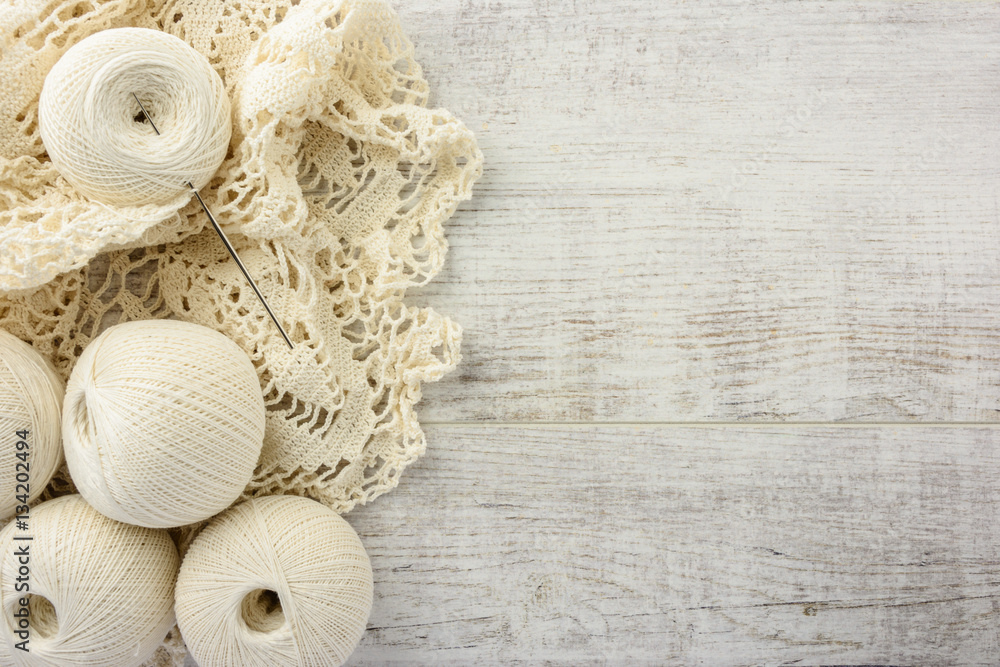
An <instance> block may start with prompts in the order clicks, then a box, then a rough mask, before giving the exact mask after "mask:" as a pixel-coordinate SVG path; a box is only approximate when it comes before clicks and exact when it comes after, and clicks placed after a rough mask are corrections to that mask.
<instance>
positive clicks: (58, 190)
mask: <svg viewBox="0 0 1000 667" xmlns="http://www.w3.org/2000/svg"><path fill="white" fill-rule="evenodd" d="M151 7H154V9H150V8H151ZM124 26H138V27H146V28H152V29H157V30H163V31H166V32H168V33H171V34H173V35H176V36H177V37H180V38H181V39H183V40H185V41H186V42H187V43H188V44H190V45H191V46H192V47H193V48H195V49H196V50H198V51H199V52H201V53H202V54H204V55H205V56H206V57H207V58H208V60H209V62H210V63H211V64H212V66H213V67H214V68H215V70H216V71H217V72H218V73H219V75H220V76H221V78H222V80H223V82H224V83H225V87H226V92H227V94H228V96H229V98H230V100H231V102H232V132H233V137H232V141H231V144H230V151H229V155H227V157H226V158H225V160H224V161H223V164H222V167H221V168H220V170H219V171H218V173H217V174H216V176H215V177H214V178H213V179H212V181H211V182H210V183H209V184H208V186H206V188H205V189H204V190H203V191H202V192H203V196H204V198H205V201H206V203H207V204H208V206H209V208H210V209H211V210H212V211H213V212H214V213H215V214H216V216H217V218H218V219H219V221H220V223H221V224H222V225H223V227H224V228H225V229H226V230H227V232H228V233H229V234H230V235H231V237H232V239H233V242H234V245H235V246H236V248H237V250H238V251H239V253H240V255H241V257H242V258H243V260H244V262H245V264H246V265H247V267H248V269H249V270H250V272H251V274H252V275H254V276H255V277H256V279H257V282H258V284H259V285H260V287H261V289H262V291H263V292H264V293H265V294H266V295H267V296H268V300H269V302H270V304H271V305H272V307H273V308H274V309H275V311H276V312H278V313H279V314H280V316H281V317H282V318H283V319H284V321H285V322H286V329H288V330H289V332H290V333H291V335H292V336H293V338H294V339H295V340H296V341H297V344H296V347H295V349H294V350H289V349H288V348H287V346H286V345H285V344H284V342H283V341H282V340H281V338H280V335H279V334H278V333H277V331H276V330H275V328H274V327H273V325H272V324H271V322H270V321H269V320H268V319H267V316H266V313H265V312H264V310H263V309H262V307H261V306H260V304H259V303H258V301H257V299H256V297H255V296H254V294H253V292H252V291H251V290H250V289H249V287H248V286H247V285H246V283H245V281H244V279H243V277H242V275H241V274H240V272H239V270H238V268H237V267H236V265H235V263H233V262H232V261H231V260H230V259H229V258H228V255H227V254H226V251H225V249H224V247H223V245H222V244H221V243H220V242H219V239H218V238H217V237H216V236H215V234H214V232H213V231H212V230H211V228H210V227H206V225H207V217H206V216H205V215H204V213H203V212H201V211H200V209H199V207H198V204H197V203H196V202H188V204H186V205H185V206H184V207H182V208H181V209H180V210H179V211H177V212H175V213H172V214H170V215H168V216H166V217H165V218H163V219H161V220H158V221H157V222H156V223H155V224H146V223H137V222H135V220H134V219H126V218H125V217H119V216H116V215H115V213H114V210H113V208H109V207H108V206H106V205H104V204H99V203H95V202H92V201H91V200H89V199H87V198H86V197H84V196H83V195H81V194H79V193H78V192H76V191H75V190H74V189H73V188H72V187H70V185H69V184H68V183H67V182H66V181H65V180H64V179H63V178H61V177H60V175H59V174H58V172H57V170H56V169H55V167H54V166H53V165H52V163H51V162H50V161H49V159H48V157H47V155H46V153H45V148H44V146H43V145H42V141H41V139H40V137H39V133H38V122H37V118H38V100H39V94H40V91H41V89H42V83H43V80H44V77H45V74H46V73H47V72H48V71H49V70H50V69H51V68H52V66H53V65H54V64H55V63H56V62H57V61H58V59H59V57H60V56H61V55H62V54H63V53H64V52H66V51H67V50H68V49H69V48H70V47H72V46H73V45H74V44H76V43H78V42H79V41H80V40H82V39H84V38H85V37H87V36H88V35H91V34H93V33H95V32H97V31H100V30H104V29H108V28H116V27H124ZM0 39H2V40H3V41H2V43H0V86H2V89H3V90H4V91H5V94H4V95H3V96H0V201H2V204H0V246H2V247H3V248H4V252H3V253H0V291H3V292H4V294H3V295H0V328H3V329H5V330H7V331H9V332H11V333H13V334H14V335H16V336H18V337H20V338H22V339H24V340H27V341H30V342H31V343H32V344H33V346H34V347H35V349H37V350H39V351H40V352H41V353H42V354H44V355H46V356H48V357H49V358H50V359H52V360H53V362H54V363H55V365H56V367H57V368H58V370H59V371H60V373H61V374H62V375H63V377H65V376H67V375H68V372H69V370H70V368H71V366H72V364H73V362H74V360H75V359H76V358H77V357H78V356H79V355H80V354H81V353H82V351H83V349H84V347H85V346H86V345H87V344H88V343H89V342H90V341H91V340H92V339H93V338H95V337H96V336H97V335H98V334H99V332H100V331H102V330H103V329H105V328H107V327H108V326H110V325H113V324H115V323H118V322H122V321H128V320H137V319H149V318H176V319H182V320H187V321H191V322H195V323H199V324H204V325H207V326H210V327H212V328H214V329H216V330H218V331H220V332H222V333H224V334H226V335H227V336H229V337H230V338H232V339H233V340H234V341H236V342H237V344H239V345H240V347H242V348H243V349H244V350H247V351H248V353H249V354H250V355H251V358H252V360H253V362H254V364H255V366H256V368H257V372H258V375H259V377H260V380H261V385H262V387H263V391H264V397H265V402H266V406H267V424H266V436H265V442H264V449H263V453H262V455H261V460H260V463H259V467H258V469H257V470H256V473H255V476H254V479H253V481H252V482H251V484H250V486H249V487H248V488H247V490H246V492H245V494H244V497H251V496H256V495H266V494H272V493H292V494H298V495H305V496H310V497H312V498H315V499H317V500H319V501H320V502H322V503H324V504H326V505H327V506H329V507H331V508H332V509H334V510H336V511H338V512H346V511H348V510H350V509H351V508H352V507H353V506H354V505H355V504H356V503H358V502H366V501H368V500H371V499H372V498H374V497H376V496H378V495H379V494H381V493H383V492H385V491H386V490H388V489H390V488H392V487H393V486H394V485H395V484H396V483H397V480H398V478H399V475H400V472H401V471H402V470H403V469H404V468H405V467H406V466H407V465H408V464H409V463H410V462H412V461H413V460H414V459H415V458H416V457H417V456H419V455H420V454H421V453H422V452H423V450H424V447H425V440H424V434H423V432H422V431H421V429H420V426H419V424H418V421H417V418H416V414H415V412H414V405H415V404H416V403H417V401H418V400H419V399H420V385H421V382H423V381H432V380H437V379H439V378H440V377H442V375H443V374H444V373H445V372H447V371H449V370H450V369H452V368H453V367H454V366H455V364H456V363H457V361H458V359H459V343H460V339H461V329H460V328H459V326H458V325H457V324H455V323H453V322H451V321H450V320H448V319H447V318H445V317H442V316H441V315H439V314H438V313H436V312H435V311H434V310H431V309H429V308H415V307H411V306H408V305H406V303H404V301H403V297H404V295H405V293H406V290H407V289H408V288H410V287H413V286H418V285H423V284H425V283H427V282H428V281H429V280H430V279H431V278H433V277H434V276H435V275H436V274H437V273H438V272H439V271H440V269H441V266H442V263H443V261H444V256H445V252H446V249H447V243H446V241H445V238H444V235H443V231H442V224H443V222H444V221H445V220H446V219H447V218H448V217H450V216H451V214H452V213H453V212H454V211H455V209H456V207H457V206H458V204H459V203H460V202H461V201H463V200H465V199H468V198H469V197H470V196H471V190H472V185H473V183H474V182H475V181H476V179H477V178H478V177H479V176H480V175H481V173H482V155H481V153H480V151H479V149H478V148H477V146H476V142H475V139H474V137H473V135H472V133H471V132H470V131H469V130H468V129H466V128H465V126H464V125H462V123H461V122H459V121H458V120H456V119H455V118H454V117H453V116H452V115H451V114H450V113H448V112H447V111H445V110H441V109H429V108H427V106H426V105H427V97H428V85H427V83H426V81H425V80H424V78H423V76H422V74H421V70H420V67H419V65H418V64H417V63H416V62H415V60H414V57H413V47H412V45H411V43H410V42H409V41H408V39H407V38H406V36H405V35H404V34H403V32H402V31H401V28H400V26H399V22H398V19H397V17H396V15H395V13H394V12H393V11H392V10H391V9H389V8H388V7H387V6H386V5H385V4H384V3H383V2H379V1H374V0H344V1H342V2H338V1H331V0H325V1H323V0H302V1H301V2H297V3H296V2H294V1H293V0H240V2H238V3H236V2H213V1H210V0H175V1H167V2H162V3H156V2H152V3H151V2H148V1H147V0H107V1H100V0H69V1H61V0H60V1H49V2H39V1H38V0H14V2H13V4H11V5H8V7H7V8H6V9H5V10H4V11H3V12H2V13H0Z"/></svg>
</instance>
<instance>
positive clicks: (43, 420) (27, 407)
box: [0, 330, 63, 519]
mask: <svg viewBox="0 0 1000 667" xmlns="http://www.w3.org/2000/svg"><path fill="white" fill-rule="evenodd" d="M62 401H63V381H62V379H61V378H60V377H59V376H58V375H56V372H55V370H53V368H52V366H51V365H50V364H49V362H48V361H46V360H45V359H44V358H43V357H42V355H40V354H38V352H36V351H35V349H34V348H33V347H31V346H30V345H28V344H27V343H25V342H23V341H21V340H20V339H18V338H16V337H15V336H12V335H11V334H9V333H7V332H6V331H2V330H0V519H8V518H10V517H11V515H13V514H14V512H15V510H16V509H17V507H18V505H24V504H25V503H24V502H23V501H24V500H25V498H24V490H25V488H27V490H28V494H27V495H28V497H27V500H28V502H33V501H34V500H35V499H37V498H38V496H39V495H41V493H42V491H43V490H44V489H45V485H46V484H48V483H49V480H51V479H52V475H54V474H55V472H56V470H57V469H58V468H59V466H60V464H62V459H63V454H62V451H63V450H62V438H61V434H60V429H59V424H60V413H61V411H62ZM25 430H27V431H28V433H27V436H28V437H27V438H21V437H18V435H17V434H18V432H21V433H22V434H23V431H25ZM18 442H23V443H27V447H25V446H24V445H21V446H20V448H19V447H18ZM19 454H26V456H22V457H20V458H19V457H18V455H19ZM24 459H27V460H24ZM18 475H22V476H21V477H20V478H19V477H18ZM25 476H26V479H27V487H25V486H23V482H19V481H18V480H19V479H20V480H25ZM19 484H21V485H20V486H19ZM19 495H20V496H21V499H20V500H19V499H18V496H19Z"/></svg>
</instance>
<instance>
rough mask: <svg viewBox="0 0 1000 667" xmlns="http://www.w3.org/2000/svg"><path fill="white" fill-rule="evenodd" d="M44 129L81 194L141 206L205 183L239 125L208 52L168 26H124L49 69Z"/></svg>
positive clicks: (41, 109) (42, 106) (52, 152)
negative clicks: (165, 28) (160, 28)
mask: <svg viewBox="0 0 1000 667" xmlns="http://www.w3.org/2000/svg"><path fill="white" fill-rule="evenodd" d="M133 93H134V94H135V97H133ZM136 97H138V98H139V100H140V101H141V102H142V106H144V107H145V108H146V111H148V112H149V116H150V119H151V120H152V124H150V122H149V121H148V120H147V119H146V118H145V116H144V115H143V112H142V108H141V107H140V106H139V102H137V101H136ZM154 125H155V126H156V130H159V131H160V134H157V133H156V131H155V130H154V128H153V126H154ZM38 131H39V134H41V137H42V143H44V144H45V150H46V151H47V152H48V155H49V158H50V159H51V160H52V162H53V163H54V164H55V166H56V168H57V169H59V173H60V174H62V176H63V177H64V178H65V179H66V180H67V181H69V182H70V184H71V185H73V187H75V188H76V189H77V190H79V191H80V192H82V193H83V194H85V195H87V196H88V197H90V198H91V199H96V200H98V201H101V202H104V203H105V204H111V205H118V206H142V205H145V204H166V203H168V202H170V201H172V200H178V198H183V199H182V201H184V202H186V201H187V199H188V198H190V196H191V189H190V187H189V186H188V183H189V182H190V183H191V184H192V185H194V187H195V189H198V190H200V189H201V188H202V187H204V186H205V185H206V184H207V183H208V182H209V180H210V179H211V178H212V176H213V175H214V174H215V172H216V171H217V170H218V168H219V165H220V164H222V160H223V159H224V158H225V157H226V151H227V150H228V149H229V139H230V135H231V133H232V126H231V120H230V103H229V98H228V96H227V95H226V89H225V86H224V85H223V83H222V79H221V78H219V75H218V73H216V71H215V70H214V69H212V66H211V65H210V64H209V62H208V60H207V59H206V58H205V57H204V56H203V55H201V54H200V53H198V52H197V51H195V50H194V49H192V48H191V47H190V46H188V45H187V44H186V43H185V42H184V41H183V40H181V39H179V38H177V37H174V36H173V35H170V34H167V33H165V32H160V31H158V30H149V29H146V28H115V29H111V30H104V31H102V32H98V33H94V34H93V35H91V36H89V37H87V38H86V39H84V40H82V41H80V42H79V43H77V44H76V45H74V46H73V47H72V48H71V49H69V50H68V51H67V52H66V53H65V54H63V56H62V58H60V59H59V61H58V62H57V63H56V64H55V66H54V67H53V68H52V69H51V70H50V71H49V73H48V75H46V77H45V83H44V85H43V86H42V93H41V98H40V99H39V103H38Z"/></svg>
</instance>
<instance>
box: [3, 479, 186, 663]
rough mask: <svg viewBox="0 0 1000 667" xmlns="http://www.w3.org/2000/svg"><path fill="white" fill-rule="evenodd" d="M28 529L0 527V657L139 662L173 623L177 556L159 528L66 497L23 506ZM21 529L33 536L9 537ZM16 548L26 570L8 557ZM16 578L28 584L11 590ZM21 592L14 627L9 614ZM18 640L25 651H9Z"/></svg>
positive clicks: (35, 660)
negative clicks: (24, 608)
mask: <svg viewBox="0 0 1000 667" xmlns="http://www.w3.org/2000/svg"><path fill="white" fill-rule="evenodd" d="M28 525H29V530H27V531H24V530H21V529H19V528H18V527H17V524H16V523H15V522H11V523H9V524H7V526H6V527H5V528H4V529H3V531H2V532H0V608H2V612H3V621H2V622H0V629H2V633H3V639H4V641H3V642H0V663H2V664H17V665H46V666H48V665H80V666H86V665H93V666H94V667H98V666H99V667H109V666H110V665H114V666H115V667H127V666H130V665H140V664H142V663H143V662H144V661H145V660H146V659H147V658H149V657H150V656H151V655H152V654H153V652H154V651H156V649H157V647H158V646H159V645H160V643H161V642H162V641H163V638H164V637H165V636H166V634H167V632H169V631H170V628H172V627H173V625H174V613H173V597H174V596H173V588H174V583H175V581H176V578H177V568H178V565H179V564H180V563H179V561H180V559H179V558H178V556H177V548H176V547H175V546H174V543H173V541H172V540H171V539H170V536H169V535H167V533H166V531H162V530H152V529H150V528H141V527H139V526H129V525H127V524H123V523H119V522H117V521H113V520H111V519H109V518H107V517H105V516H103V515H101V514H100V513H99V512H97V511H96V510H94V508H92V507H91V506H90V505H88V504H87V503H86V502H85V501H84V500H83V498H81V497H80V496H76V495H74V496H64V497H62V498H57V499H55V500H50V501H48V502H45V503H42V504H41V505H38V506H37V507H35V508H33V509H32V510H31V514H30V518H29V522H28ZM25 535H30V536H31V537H32V538H33V539H31V540H30V541H26V540H15V539H14V538H15V537H23V536H25ZM25 546H27V548H28V552H29V556H28V564H27V566H26V567H27V571H28V574H27V575H25V574H24V570H22V569H21V568H22V567H24V566H25V564H24V563H22V562H21V560H20V558H19V556H18V555H17V551H18V549H19V548H21V549H23V548H24V547H25ZM25 580H27V583H28V585H29V587H30V590H28V591H24V590H19V589H18V588H17V586H18V584H23V583H24V582H25ZM29 595H30V597H28V619H27V625H28V627H27V628H23V627H21V625H20V623H19V621H20V619H19V618H18V617H16V616H15V615H14V614H15V613H17V612H18V611H19V610H20V609H21V605H20V601H21V598H23V597H26V596H29ZM18 632H25V633H26V634H21V635H18V634H17V633H18ZM25 639H27V640H28V644H27V647H28V649H29V651H28V652H27V653H26V652H24V651H21V650H19V649H17V648H15V644H17V643H18V642H21V641H24V640H25Z"/></svg>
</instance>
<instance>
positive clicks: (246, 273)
mask: <svg viewBox="0 0 1000 667" xmlns="http://www.w3.org/2000/svg"><path fill="white" fill-rule="evenodd" d="M132 97H134V98H135V101H136V102H138V103H139V108H140V109H142V115H143V116H145V117H146V120H148V121H149V124H150V125H151V126H152V128H153V131H154V132H156V134H159V133H160V130H159V129H157V127H156V124H155V123H154V122H153V119H152V117H150V115H149V112H148V111H146V107H144V106H143V104H142V101H140V100H139V96H138V95H136V94H135V93H134V92H133V93H132ZM188 187H189V188H191V192H193V193H194V196H195V197H196V198H197V199H198V203H199V204H201V207H202V209H204V210H205V215H207V216H208V219H209V220H210V221H211V223H212V227H214V228H215V233H216V234H218V235H219V238H220V239H222V244H223V245H224V246H226V250H227V251H228V252H229V256H230V257H232V258H233V261H235V262H236V266H238V267H239V268H240V271H241V272H242V273H243V277H244V278H246V280H247V282H248V283H250V288H251V289H252V290H253V292H254V294H256V295H257V298H258V299H259V300H260V303H261V305H262V306H264V310H266V311H267V314H268V315H269V316H270V317H271V321H272V322H274V326H275V327H277V329H278V332H279V333H280V334H281V337H282V338H284V339H285V343H286V344H287V345H288V349H289V350H294V349H295V345H293V344H292V339H291V338H289V337H288V334H287V333H286V332H285V328H284V327H283V326H281V323H280V322H278V317H277V316H276V315H275V314H274V311H273V310H271V306H269V305H268V303H267V299H265V298H264V295H263V294H262V293H261V291H260V288H259V287H257V283H256V282H254V279H253V278H251V277H250V272H249V271H247V267H246V266H244V265H243V261H242V260H241V259H240V256H239V255H238V254H236V248H234V247H233V244H232V243H230V242H229V238H228V237H227V236H226V233H225V232H224V231H222V227H221V226H220V225H219V223H218V222H217V221H216V220H215V216H214V215H212V212H211V211H209V210H208V206H207V205H206V204H205V201H204V200H203V199H202V198H201V194H200V193H199V192H198V191H197V190H196V189H195V187H194V184H193V183H191V182H190V181H189V182H188Z"/></svg>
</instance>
